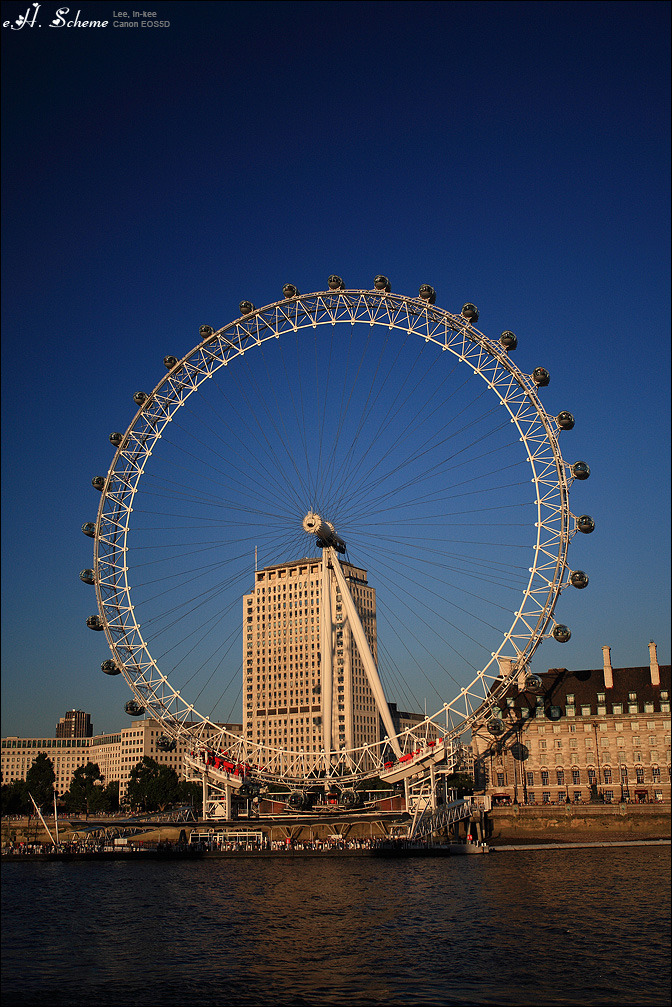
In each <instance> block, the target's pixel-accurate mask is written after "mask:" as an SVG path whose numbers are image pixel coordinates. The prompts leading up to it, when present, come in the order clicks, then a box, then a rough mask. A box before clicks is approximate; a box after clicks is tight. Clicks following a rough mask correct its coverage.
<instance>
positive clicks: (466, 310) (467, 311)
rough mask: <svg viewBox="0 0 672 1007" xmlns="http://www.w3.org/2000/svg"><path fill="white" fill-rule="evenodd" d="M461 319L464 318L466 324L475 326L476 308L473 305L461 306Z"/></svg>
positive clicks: (476, 319) (476, 318)
mask: <svg viewBox="0 0 672 1007" xmlns="http://www.w3.org/2000/svg"><path fill="white" fill-rule="evenodd" d="M462 317H463V318H466V320H467V321H468V322H470V323H471V324H473V325H475V324H476V322H477V321H478V308H477V307H476V305H475V304H469V303H468V302H467V304H463V305H462Z"/></svg>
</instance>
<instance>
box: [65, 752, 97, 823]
mask: <svg viewBox="0 0 672 1007" xmlns="http://www.w3.org/2000/svg"><path fill="white" fill-rule="evenodd" d="M103 779H104V777H103V774H102V773H101V771H100V767H99V766H98V764H97V763H96V762H87V763H86V765H85V766H78V767H77V769H76V770H75V771H74V773H73V774H72V780H71V781H70V788H69V789H68V790H67V791H66V793H65V794H64V795H63V796H64V799H65V806H66V808H67V810H68V811H86V812H87V814H88V812H90V811H91V812H94V813H95V812H97V811H106V810H107V808H106V807H105V806H104V805H105V800H104V788H103V787H102V782H103Z"/></svg>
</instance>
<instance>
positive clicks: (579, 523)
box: [576, 514, 595, 535]
mask: <svg viewBox="0 0 672 1007" xmlns="http://www.w3.org/2000/svg"><path fill="white" fill-rule="evenodd" d="M576 530H577V531H580V532H583V534H584V535H590V533H591V532H593V531H595V522H594V521H593V519H592V517H591V516H590V514H582V515H581V516H580V517H577V519H576Z"/></svg>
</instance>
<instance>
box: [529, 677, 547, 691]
mask: <svg viewBox="0 0 672 1007" xmlns="http://www.w3.org/2000/svg"><path fill="white" fill-rule="evenodd" d="M525 691H526V692H543V691H544V683H543V682H542V680H541V679H540V678H539V676H538V675H526V676H525Z"/></svg>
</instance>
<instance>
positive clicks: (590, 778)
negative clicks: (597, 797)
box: [588, 768, 597, 784]
mask: <svg viewBox="0 0 672 1007" xmlns="http://www.w3.org/2000/svg"><path fill="white" fill-rule="evenodd" d="M596 782H597V781H596V777H595V770H594V769H592V768H589V769H588V783H590V784H593V783H596Z"/></svg>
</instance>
